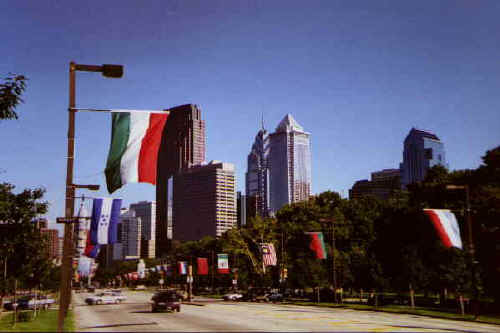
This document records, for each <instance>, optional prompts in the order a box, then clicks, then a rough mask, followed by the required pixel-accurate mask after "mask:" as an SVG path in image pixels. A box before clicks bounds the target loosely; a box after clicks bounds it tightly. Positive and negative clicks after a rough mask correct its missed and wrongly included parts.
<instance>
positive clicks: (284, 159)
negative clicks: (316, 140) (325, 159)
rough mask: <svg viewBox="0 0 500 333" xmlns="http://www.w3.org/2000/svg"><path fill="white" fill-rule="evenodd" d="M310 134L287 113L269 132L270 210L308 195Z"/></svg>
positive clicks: (272, 210)
mask: <svg viewBox="0 0 500 333" xmlns="http://www.w3.org/2000/svg"><path fill="white" fill-rule="evenodd" d="M309 137H310V134H309V133H307V132H305V131H304V129H303V128H302V126H300V125H299V124H298V123H297V121H296V120H295V119H294V118H293V117H292V115H291V114H287V115H286V116H285V117H284V118H283V120H281V122H280V123H279V125H278V127H277V128H276V131H275V132H274V133H271V134H270V135H269V153H268V154H269V155H268V168H269V178H270V186H269V189H270V196H269V197H270V211H271V212H273V213H275V212H276V211H278V210H279V209H280V208H281V207H283V206H284V205H285V204H289V203H293V202H299V201H304V200H308V199H309V196H310V194H311V148H310V142H309Z"/></svg>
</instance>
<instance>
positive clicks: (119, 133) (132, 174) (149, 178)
mask: <svg viewBox="0 0 500 333" xmlns="http://www.w3.org/2000/svg"><path fill="white" fill-rule="evenodd" d="M167 117H168V111H166V112H158V113H154V112H141V111H136V112H121V111H120V110H114V111H112V118H111V119H112V129H111V146H110V148H109V153H108V161H107V163H106V169H105V173H106V184H107V186H108V191H109V193H113V192H114V191H116V190H117V189H119V188H120V187H122V186H123V185H125V184H128V183H150V184H153V185H155V184H156V167H157V166H156V164H157V161H158V151H159V149H160V143H161V137H162V134H163V130H164V128H165V124H166V122H167Z"/></svg>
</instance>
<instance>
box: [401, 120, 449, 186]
mask: <svg viewBox="0 0 500 333" xmlns="http://www.w3.org/2000/svg"><path fill="white" fill-rule="evenodd" d="M435 165H442V166H444V167H445V168H447V167H448V165H447V164H446V159H445V152H444V144H443V142H441V140H439V138H438V137H437V136H436V135H435V134H433V133H431V132H427V131H422V130H418V129H415V128H412V129H411V130H410V133H408V135H407V136H406V139H405V141H404V151H403V162H402V163H401V164H400V168H399V169H400V172H401V185H402V187H403V188H406V186H407V185H409V184H411V183H415V182H418V181H423V180H424V179H425V176H426V175H427V170H428V169H429V168H432V167H433V166H435Z"/></svg>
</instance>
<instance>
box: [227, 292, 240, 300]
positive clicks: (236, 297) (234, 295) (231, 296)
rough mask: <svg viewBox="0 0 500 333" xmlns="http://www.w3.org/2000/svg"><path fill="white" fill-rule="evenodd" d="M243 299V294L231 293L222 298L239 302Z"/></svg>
mask: <svg viewBox="0 0 500 333" xmlns="http://www.w3.org/2000/svg"><path fill="white" fill-rule="evenodd" d="M242 298H243V295H242V294H239V293H231V294H226V295H224V296H223V297H222V299H224V300H225V301H239V300H241V299H242Z"/></svg>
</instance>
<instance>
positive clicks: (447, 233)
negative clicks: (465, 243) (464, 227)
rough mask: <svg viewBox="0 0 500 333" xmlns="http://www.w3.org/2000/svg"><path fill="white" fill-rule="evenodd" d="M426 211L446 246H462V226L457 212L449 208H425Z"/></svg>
mask: <svg viewBox="0 0 500 333" xmlns="http://www.w3.org/2000/svg"><path fill="white" fill-rule="evenodd" d="M424 213H425V214H426V215H427V216H429V218H430V219H431V221H432V224H434V228H435V229H436V231H437V233H438V236H439V238H440V239H441V241H442V242H443V245H444V246H445V247H452V246H453V247H458V248H459V249H461V248H462V239H461V238H460V228H459V227H458V223H457V219H456V218H455V214H453V213H452V212H451V211H450V210H448V209H424Z"/></svg>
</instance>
